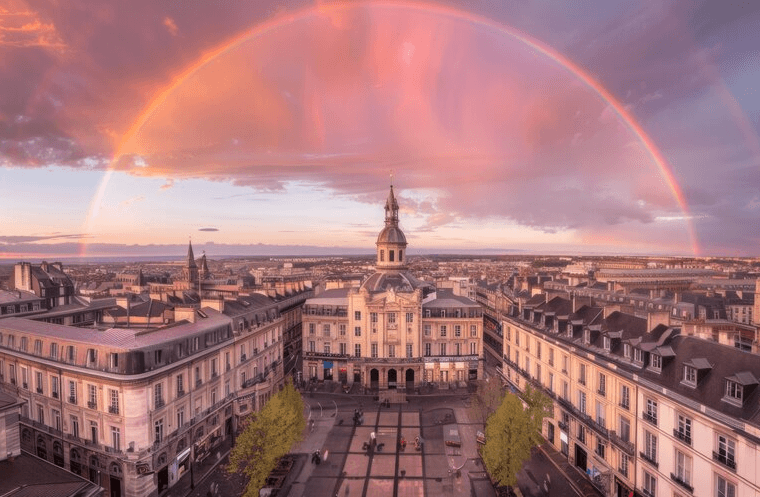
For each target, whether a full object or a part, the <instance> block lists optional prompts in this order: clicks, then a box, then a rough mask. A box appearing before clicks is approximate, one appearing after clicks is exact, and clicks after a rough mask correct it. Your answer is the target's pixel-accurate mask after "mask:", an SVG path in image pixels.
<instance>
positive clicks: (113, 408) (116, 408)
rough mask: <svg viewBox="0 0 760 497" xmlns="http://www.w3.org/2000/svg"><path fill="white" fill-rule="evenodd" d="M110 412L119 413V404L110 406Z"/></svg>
mask: <svg viewBox="0 0 760 497" xmlns="http://www.w3.org/2000/svg"><path fill="white" fill-rule="evenodd" d="M108 412H110V413H111V414H119V406H108Z"/></svg>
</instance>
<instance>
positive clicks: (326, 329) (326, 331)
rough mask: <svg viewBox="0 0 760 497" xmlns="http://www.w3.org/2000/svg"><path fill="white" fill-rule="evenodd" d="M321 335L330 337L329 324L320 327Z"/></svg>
mask: <svg viewBox="0 0 760 497" xmlns="http://www.w3.org/2000/svg"><path fill="white" fill-rule="evenodd" d="M322 335H324V336H326V337H329V336H330V325H329V324H323V325H322Z"/></svg>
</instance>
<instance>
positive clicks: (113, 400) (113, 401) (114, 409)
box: [108, 389, 119, 414]
mask: <svg viewBox="0 0 760 497" xmlns="http://www.w3.org/2000/svg"><path fill="white" fill-rule="evenodd" d="M108 397H109V399H110V404H109V406H108V412H110V413H111V414H119V391H118V390H114V389H109V390H108Z"/></svg>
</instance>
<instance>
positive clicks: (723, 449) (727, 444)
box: [713, 433, 736, 469]
mask: <svg viewBox="0 0 760 497" xmlns="http://www.w3.org/2000/svg"><path fill="white" fill-rule="evenodd" d="M715 444H716V446H717V447H716V448H717V449H718V450H717V451H715V452H713V459H714V460H716V461H718V462H719V463H721V464H723V465H724V466H728V467H729V468H731V469H736V459H735V458H734V454H735V451H736V443H735V442H734V441H733V440H732V439H730V438H728V437H726V436H725V435H722V434H720V433H719V434H717V435H716V436H715Z"/></svg>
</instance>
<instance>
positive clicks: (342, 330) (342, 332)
mask: <svg viewBox="0 0 760 497" xmlns="http://www.w3.org/2000/svg"><path fill="white" fill-rule="evenodd" d="M338 334H340V336H342V337H343V336H346V325H345V324H343V323H341V324H339V325H338Z"/></svg>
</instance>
